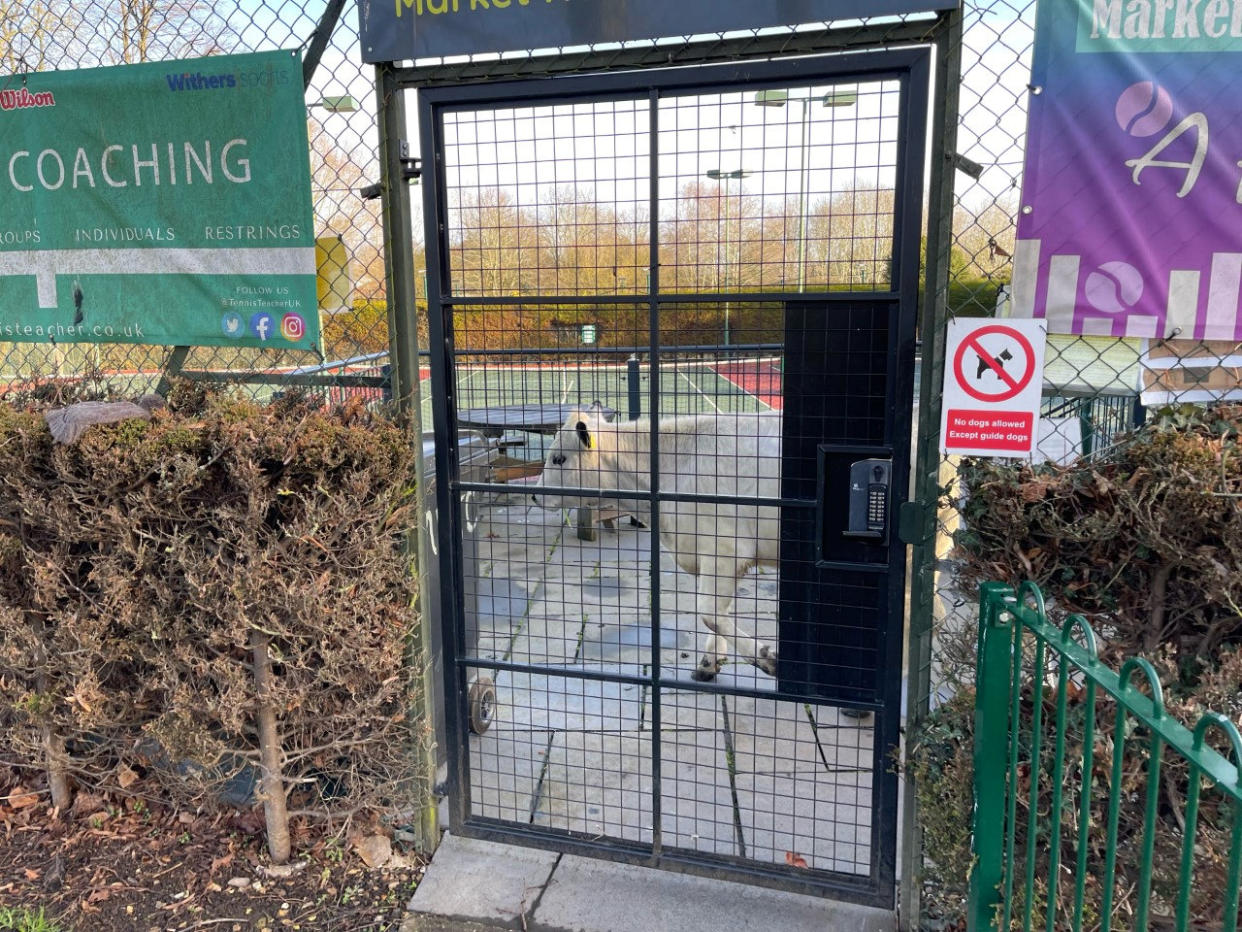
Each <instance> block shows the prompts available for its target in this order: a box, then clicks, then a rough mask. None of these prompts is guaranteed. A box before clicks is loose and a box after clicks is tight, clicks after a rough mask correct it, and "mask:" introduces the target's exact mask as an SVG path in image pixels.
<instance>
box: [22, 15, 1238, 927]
mask: <svg viewBox="0 0 1242 932" xmlns="http://www.w3.org/2000/svg"><path fill="white" fill-rule="evenodd" d="M330 8H332V9H335V10H336V11H338V12H339V10H340V7H339V6H338V5H335V4H333V3H332V2H331V0H329V2H328V3H319V2H312V3H309V4H306V5H305V6H304V5H302V4H300V3H293V2H291V3H274V2H267V0H262V2H257V3H251V2H247V3H244V4H241V3H239V4H237V5H236V6H234V5H231V4H202V3H182V2H176V0H119V2H108V0H89V2H86V3H79V4H70V3H68V2H67V0H0V89H3V88H5V87H7V86H8V83H9V82H11V81H12V80H13V76H15V75H19V74H21V73H23V72H29V71H38V70H49V69H70V68H83V67H95V66H105V65H115V64H121V63H127V62H138V61H158V60H166V59H176V58H184V57H192V56H199V55H211V54H224V53H240V52H249V51H261V50H268V49H276V48H291V47H301V48H304V49H305V48H307V47H308V46H309V45H310V43H311V41H312V37H313V36H314V34H315V32H316V29H317V28H318V27H319V25H320V20H321V19H322V18H323V17H324V14H325V12H326V11H329V10H330ZM1035 18H1036V3H1035V2H1034V0H1028V2H1022V0H967V2H966V3H965V4H964V7H963V9H962V11H961V13H960V21H956V22H954V23H953V25H952V27H951V28H950V29H949V32H948V35H949V39H948V41H947V42H943V43H942V44H941V46H940V51H941V53H942V54H943V56H945V57H947V61H948V67H949V70H950V73H952V71H953V69H954V67H955V66H956V63H957V62H958V61H960V72H961V80H960V83H959V84H956V85H955V86H954V87H953V88H951V89H950V98H951V99H952V98H953V97H954V96H956V105H957V114H958V119H957V122H956V125H955V126H949V127H945V128H943V131H944V134H945V138H946V139H947V140H949V141H950V142H951V143H952V144H951V146H950V147H949V151H951V152H956V153H957V158H956V159H954V162H953V164H954V168H955V170H954V171H953V174H952V179H951V185H950V186H951V188H952V198H951V207H950V209H949V213H950V214H951V216H949V217H947V218H941V219H940V224H941V230H942V231H943V232H947V233H948V234H949V235H948V240H947V241H946V243H945V244H944V245H943V246H942V247H941V260H942V262H945V263H947V266H948V274H947V288H944V289H943V290H942V291H939V292H937V290H936V288H933V290H932V292H930V293H929V299H930V300H929V301H928V302H927V305H928V307H927V309H928V310H931V309H939V308H943V309H944V310H945V313H946V314H947V316H948V317H950V318H952V317H955V316H969V317H981V316H993V315H1000V316H1003V315H1004V314H1005V313H1007V305H1008V301H1009V296H1010V282H1011V280H1012V277H1013V261H1014V260H1013V254H1014V252H1015V239H1016V237H1015V232H1016V224H1017V218H1018V215H1019V211H1020V201H1019V197H1020V192H1021V182H1022V168H1023V158H1024V154H1025V141H1026V131H1027V107H1028V100H1029V95H1030V93H1031V88H1030V83H1031V59H1032V52H1033V47H1034V37H1035ZM328 19H329V20H331V19H332V17H331V16H329V17H328ZM356 22H357V20H356V15H355V14H354V11H353V10H352V8H351V9H347V10H346V11H345V12H344V14H343V15H341V16H340V18H339V21H337V22H335V24H334V26H333V27H332V28H331V30H330V33H331V34H330V37H329V41H328V42H327V45H326V47H325V48H324V49H323V52H322V58H321V60H320V61H319V63H318V67H317V68H315V69H314V73H313V75H312V76H311V78H310V81H309V84H308V86H307V88H306V103H307V125H308V137H309V143H310V147H311V165H312V172H313V178H312V184H313V189H314V205H315V206H314V212H315V227H316V237H317V238H318V239H319V246H320V249H319V250H318V252H319V264H320V277H321V283H322V284H323V287H322V288H321V294H320V298H321V308H320V311H321V322H322V332H323V345H322V352H321V353H311V352H287V351H283V352H282V351H273V350H260V349H227V348H208V347H199V348H188V349H186V348H183V349H178V348H174V347H166V346H139V345H128V344H101V345H96V346H91V345H75V346H56V345H50V344H49V345H44V344H35V343H0V386H3V385H9V386H12V385H15V384H18V383H29V381H30V380H42V381H44V382H46V383H49V384H51V385H53V386H55V387H57V388H58V389H59V388H60V387H63V386H65V385H75V386H79V387H81V386H85V388H86V389H87V390H89V392H91V393H93V394H95V395H135V394H138V393H140V392H142V391H145V390H149V389H150V388H153V387H154V386H156V385H157V384H159V382H160V380H161V378H162V376H163V375H164V374H165V373H166V372H167V371H169V370H174V371H175V370H181V371H186V372H189V373H192V374H195V375H197V376H198V377H200V378H204V379H209V380H212V381H226V382H234V383H238V384H242V385H244V386H245V389H246V390H247V391H248V392H250V393H252V394H254V395H255V396H256V397H260V398H262V397H268V396H270V395H271V394H272V393H274V392H276V391H280V390H281V387H282V385H288V384H297V383H299V382H300V383H302V384H306V383H308V382H314V381H316V380H317V379H320V378H322V377H324V376H343V377H345V378H342V379H340V381H339V384H338V385H337V386H336V387H334V388H323V389H322V391H323V392H324V396H325V401H327V402H329V403H332V402H336V401H340V400H343V399H344V397H345V395H346V394H348V393H351V392H364V393H368V394H370V395H372V396H379V395H380V394H381V393H382V391H383V373H384V372H385V367H386V365H387V364H388V362H389V358H388V357H389V336H390V334H389V319H390V317H389V308H388V307H387V304H386V277H385V268H384V239H383V230H382V216H381V206H380V201H379V200H378V199H377V198H370V199H368V198H366V197H364V196H363V189H364V188H366V187H367V186H369V185H373V184H374V183H375V182H377V181H378V180H379V176H380V158H379V152H378V146H377V143H376V140H377V137H378V132H377V123H378V116H377V103H378V102H377V101H376V98H375V92H374V84H375V82H374V73H373V70H372V69H371V68H370V66H366V65H363V64H362V63H361V58H360V56H359V54H358V35H357V26H356ZM942 26H943V20H940V19H938V18H936V17H931V16H903V17H889V18H883V19H871V20H866V21H858V22H851V23H825V24H820V25H819V26H817V27H814V28H801V29H798V30H755V31H753V32H750V33H741V34H738V33H734V34H729V35H728V36H716V37H690V38H683V39H676V40H661V41H658V42H640V43H639V42H636V43H625V44H621V45H618V46H615V47H596V48H591V49H587V50H559V52H558V53H556V54H522V55H496V56H475V57H474V58H471V59H469V60H461V59H456V60H448V59H446V60H440V61H434V60H433V61H420V62H416V63H414V66H413V67H412V68H410V69H408V70H407V73H406V75H405V77H404V79H403V81H404V86H417V85H423V86H432V85H436V84H444V83H452V82H458V81H479V80H488V79H495V78H502V77H503V78H512V77H532V78H538V77H549V76H553V75H557V74H568V73H574V72H580V71H607V70H620V69H630V68H639V67H654V66H667V65H677V64H687V63H711V62H717V61H728V60H738V59H743V58H754V57H763V56H773V55H792V54H808V53H814V52H821V51H828V50H848V49H852V48H857V47H861V46H875V45H880V46H886V45H894V44H899V43H909V42H918V41H924V40H929V39H933V38H934V39H936V40H937V41H939V40H940V39H941V35H942V34H941V32H940V30H941V29H942ZM942 61H944V58H942ZM935 131H936V130H935V129H934V132H935ZM954 136H955V137H956V141H955V143H953V142H952V141H953V139H954ZM290 144H291V145H301V144H303V141H302V140H291V141H290ZM933 167H934V166H933ZM569 199H570V200H571V201H573V200H575V197H573V196H570V197H569ZM476 206H478V207H479V208H480V209H482V208H483V207H485V206H487V205H476ZM827 206H828V205H825V207H826V208H827ZM936 210H937V207H936V205H935V203H934V202H933V212H935V211H936ZM809 223H810V225H811V228H812V229H815V218H814V217H812V218H811V219H810V221H809ZM570 225H571V227H573V228H574V229H578V230H580V229H581V228H582V226H581V224H580V223H577V222H576V221H575V222H574V223H571V224H570ZM932 226H933V228H934V227H935V226H936V220H935V218H933V224H932ZM418 236H419V230H418V229H416V237H418ZM480 255H482V254H481V253H480ZM592 261H594V260H592ZM422 264H423V263H422V254H421V246H416V248H415V267H416V269H420V268H421V267H422ZM616 271H617V270H616V267H615V266H614V267H613V274H616ZM480 274H482V272H481V271H480ZM634 287H637V283H635V284H634ZM941 287H942V288H943V286H941ZM420 329H421V328H420ZM932 332H933V331H932V330H931V329H928V328H925V329H924V334H925V335H927V334H929V333H932ZM942 336H943V334H942V333H941V335H940V339H932V340H930V341H925V346H924V352H923V360H922V361H923V365H924V368H925V370H926V372H925V374H924V378H923V381H922V394H921V397H920V398H919V400H918V401H919V411H918V414H919V418H920V428H919V449H920V453H921V456H922V459H921V463H922V465H923V469H922V470H921V473H920V475H919V476H917V477H916V485H917V490H916V491H917V492H918V495H917V497H918V498H919V499H920V500H922V501H924V502H927V503H932V502H935V503H936V506H935V507H936V514H935V521H934V522H933V523H934V530H935V533H934V534H929V535H928V542H927V543H925V544H924V546H923V547H922V548H920V549H916V554H915V561H916V562H915V570H916V580H915V585H914V590H913V593H912V606H911V617H912V628H913V631H914V634H913V636H912V638H911V645H912V647H913V650H912V651H911V653H910V655H909V657H908V671H909V681H910V689H909V695H910V697H911V702H910V708H911V714H910V721H909V723H908V724H909V725H910V726H912V727H915V728H917V727H918V726H920V725H921V724H922V723H923V722H924V721H925V720H926V719H927V717H928V716H929V714H930V715H934V714H935V710H937V709H939V708H941V707H943V706H944V705H945V704H946V703H948V702H950V701H951V700H952V698H953V697H954V696H956V695H958V694H959V693H961V692H962V691H963V690H965V689H968V688H969V687H970V685H971V683H972V680H973V675H974V653H973V637H974V632H975V630H976V625H977V618H976V614H977V612H976V606H977V595H976V593H975V592H974V590H973V589H972V587H971V586H968V585H966V584H964V583H963V582H962V581H961V579H962V577H961V575H960V573H959V569H960V566H959V563H958V560H957V556H956V551H955V549H954V547H955V544H954V541H955V536H960V532H961V531H962V530H963V523H962V518H963V508H964V506H965V499H964V497H963V494H962V478H961V463H960V462H959V461H958V460H957V459H956V458H942V457H941V456H940V455H939V453H938V452H937V450H938V444H937V440H938V438H937V436H936V435H937V432H938V430H939V398H938V394H939V385H940V378H941V375H942V373H943V365H944V359H943V342H942ZM1187 346H1189V348H1187ZM1239 350H1240V348H1239V347H1238V346H1232V345H1231V346H1222V345H1216V344H1212V345H1208V344H1196V345H1189V344H1186V343H1185V342H1183V343H1181V344H1179V348H1178V349H1177V350H1176V352H1174V351H1172V350H1170V351H1169V352H1167V353H1165V354H1164V358H1165V362H1153V360H1154V359H1157V358H1159V354H1152V353H1149V354H1148V356H1147V357H1146V359H1145V358H1144V357H1143V356H1142V355H1141V352H1140V347H1139V346H1138V344H1137V342H1136V341H1132V340H1123V339H1116V338H1112V337H1105V336H1062V335H1052V336H1051V337H1050V339H1049V343H1048V347H1047V353H1046V360H1045V368H1046V372H1045V400H1044V425H1045V437H1044V439H1043V442H1042V443H1041V458H1046V459H1047V460H1048V461H1050V462H1053V463H1060V464H1067V465H1068V464H1071V463H1073V462H1078V461H1081V460H1083V459H1084V458H1085V459H1088V460H1093V461H1098V462H1103V461H1105V460H1106V458H1107V457H1108V456H1109V454H1110V451H1111V450H1113V449H1114V448H1115V447H1116V445H1117V444H1118V443H1120V442H1122V441H1123V440H1124V438H1125V437H1126V436H1127V434H1128V433H1129V432H1130V431H1132V430H1133V429H1134V428H1135V427H1137V426H1138V425H1140V424H1141V423H1142V422H1143V421H1144V419H1145V417H1146V416H1147V415H1146V414H1145V411H1146V410H1148V407H1149V406H1147V405H1145V402H1150V403H1152V404H1153V405H1154V404H1156V403H1159V404H1163V403H1166V402H1177V401H1180V400H1193V401H1196V402H1202V401H1204V400H1208V399H1210V398H1212V397H1216V396H1219V395H1221V394H1222V393H1223V392H1224V391H1226V390H1228V388H1229V385H1230V379H1231V378H1232V380H1233V384H1234V385H1236V382H1237V378H1236V376H1237V371H1236V370H1234V369H1231V368H1230V366H1231V365H1232V363H1233V362H1234V361H1236V360H1234V359H1233V357H1237V356H1239V355H1242V353H1240V352H1239ZM1187 354H1188V355H1190V356H1191V357H1193V359H1192V360H1191V362H1192V363H1193V364H1189V365H1188V364H1187V360H1186V356H1187ZM355 377H361V378H355ZM74 394H75V395H77V396H78V397H81V396H82V394H83V392H82V391H81V389H80V388H78V389H75V391H74ZM1021 469H1022V467H1021V464H1014V465H1013V470H1014V473H1015V475H1016V474H1017V473H1018V472H1019V471H1020V470H1021ZM1222 482H1223V479H1222ZM1222 494H1224V493H1223V491H1222ZM929 526H930V525H929ZM922 845H923V840H922V839H921V838H920V831H919V815H918V814H917V813H916V814H915V815H914V816H913V817H912V819H911V821H910V822H908V823H907V832H906V855H905V858H904V864H905V865H906V869H905V891H904V893H905V895H904V896H903V901H904V903H905V904H906V909H907V910H911V909H915V910H917V909H918V908H919V907H918V904H919V900H920V897H919V892H920V891H919V889H918V879H919V876H920V875H919V874H918V873H917V868H918V865H919V864H920V863H921V860H920V856H919V853H918V852H919V851H921V850H922ZM922 899H923V910H924V913H925V917H924V918H926V919H927V921H928V922H931V921H932V919H933V918H934V917H932V916H931V915H930V913H931V912H932V911H934V907H935V905H936V899H935V897H923V898H922Z"/></svg>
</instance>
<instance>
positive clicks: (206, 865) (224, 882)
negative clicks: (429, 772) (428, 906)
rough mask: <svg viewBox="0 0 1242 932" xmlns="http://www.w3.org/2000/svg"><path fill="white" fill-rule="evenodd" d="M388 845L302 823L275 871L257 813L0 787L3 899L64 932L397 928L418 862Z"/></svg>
mask: <svg viewBox="0 0 1242 932" xmlns="http://www.w3.org/2000/svg"><path fill="white" fill-rule="evenodd" d="M388 850H389V849H388V839H387V838H386V837H385V836H384V835H383V834H382V833H378V832H376V831H374V830H368V831H366V832H359V830H358V829H356V828H355V829H354V831H353V833H352V834H351V835H350V836H349V837H338V836H333V835H330V834H329V833H327V832H325V831H324V830H323V829H322V828H316V829H315V830H314V833H313V834H312V830H311V827H310V826H309V825H307V824H299V825H298V826H297V830H296V832H295V839H294V854H293V858H292V860H291V863H290V864H289V865H286V866H281V867H277V866H273V865H272V862H271V859H270V857H268V854H267V848H266V842H265V840H264V836H263V817H262V814H261V813H260V812H257V811H256V812H243V813H237V812H230V813H218V814H214V815H210V816H204V815H196V814H194V813H191V812H185V811H174V810H170V809H162V808H158V807H152V806H149V805H148V804H145V803H143V802H142V801H141V800H138V799H132V798H130V799H124V798H119V797H118V798H114V799H107V798H103V797H100V796H93V795H90V794H80V795H79V796H78V797H77V798H76V800H75V802H74V806H73V809H72V811H70V812H68V813H58V812H56V811H55V810H54V809H52V808H51V807H50V806H49V804H48V800H47V797H46V795H45V794H43V793H40V792H38V790H37V789H34V790H26V789H24V788H22V787H13V786H10V787H8V788H7V789H6V788H4V787H0V905H2V906H4V907H8V908H10V909H18V908H25V909H28V910H32V911H34V912H35V913H37V912H38V911H39V910H40V909H42V910H43V913H44V915H45V916H46V917H47V918H48V919H54V920H55V921H56V923H57V926H58V927H59V928H60V929H61V930H63V932H113V930H118V932H119V930H124V932H147V930H153V932H154V930H159V932H165V930H191V929H205V930H210V932H229V930H252V929H269V930H283V929H316V930H318V929H323V930H331V932H354V930H373V932H381V930H382V932H395V930H397V929H399V928H400V926H401V922H402V919H403V918H404V915H405V907H406V904H407V903H408V902H409V899H410V897H411V895H412V894H413V892H414V888H415V887H416V886H417V885H418V880H419V878H420V877H421V876H422V872H423V867H424V864H423V862H422V860H421V859H419V858H416V857H414V856H413V855H411V854H409V853H405V852H402V850H401V847H400V845H399V844H398V845H396V846H394V848H393V849H392V853H391V854H388ZM363 855H365V857H366V860H365V861H364V858H363ZM367 861H369V862H370V863H372V864H376V865H377V866H375V867H369V866H368V865H367ZM0 923H3V919H2V918H0ZM3 928H8V927H7V926H5V925H3V924H0V929H3Z"/></svg>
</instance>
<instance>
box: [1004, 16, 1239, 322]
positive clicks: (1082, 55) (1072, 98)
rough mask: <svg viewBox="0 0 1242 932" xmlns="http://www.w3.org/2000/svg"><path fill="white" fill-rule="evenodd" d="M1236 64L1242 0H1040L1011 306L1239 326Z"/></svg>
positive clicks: (1062, 314)
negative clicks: (1232, 0)
mask: <svg viewBox="0 0 1242 932" xmlns="http://www.w3.org/2000/svg"><path fill="white" fill-rule="evenodd" d="M1235 7H1236V11H1234V12H1231V11H1233V10H1234V8H1235ZM1235 13H1236V15H1235ZM1239 74H1242V3H1238V4H1215V3H1208V4H1203V5H1202V6H1200V5H1199V4H1197V3H1194V4H1191V3H1177V4H1174V3H1171V2H1170V3H1167V4H1161V3H1155V4H1134V3H1126V2H1123V0H1041V2H1040V6H1039V21H1038V26H1037V34H1036V44H1035V60H1034V63H1033V65H1032V92H1031V94H1030V96H1029V101H1030V122H1029V133H1028V137H1027V152H1026V166H1025V174H1024V179H1023V197H1022V207H1021V214H1020V216H1019V219H1018V243H1017V249H1016V251H1015V255H1014V281H1013V314H1014V316H1019V317H1045V318H1047V321H1048V330H1049V332H1052V333H1079V334H1097V335H1111V336H1130V337H1148V338H1166V337H1173V336H1179V337H1181V338H1183V339H1190V338H1194V339H1220V340H1237V339H1242V327H1240V326H1239V322H1240V318H1242V314H1240V313H1239V293H1240V287H1239V286H1240V284H1242V167H1240V165H1239V163H1240V162H1242V94H1239V93H1238V91H1237V79H1238V75H1239Z"/></svg>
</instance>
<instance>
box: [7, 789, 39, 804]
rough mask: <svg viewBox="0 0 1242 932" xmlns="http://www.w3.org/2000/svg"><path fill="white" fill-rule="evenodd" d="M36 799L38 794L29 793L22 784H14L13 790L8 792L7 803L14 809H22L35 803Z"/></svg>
mask: <svg viewBox="0 0 1242 932" xmlns="http://www.w3.org/2000/svg"><path fill="white" fill-rule="evenodd" d="M38 801H39V794H38V793H31V792H30V791H29V790H27V789H26V788H25V787H24V786H15V787H13V792H11V793H9V805H10V806H12V807H13V808H14V809H24V808H26V807H27V806H33V805H35V804H36V803H37V802H38Z"/></svg>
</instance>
